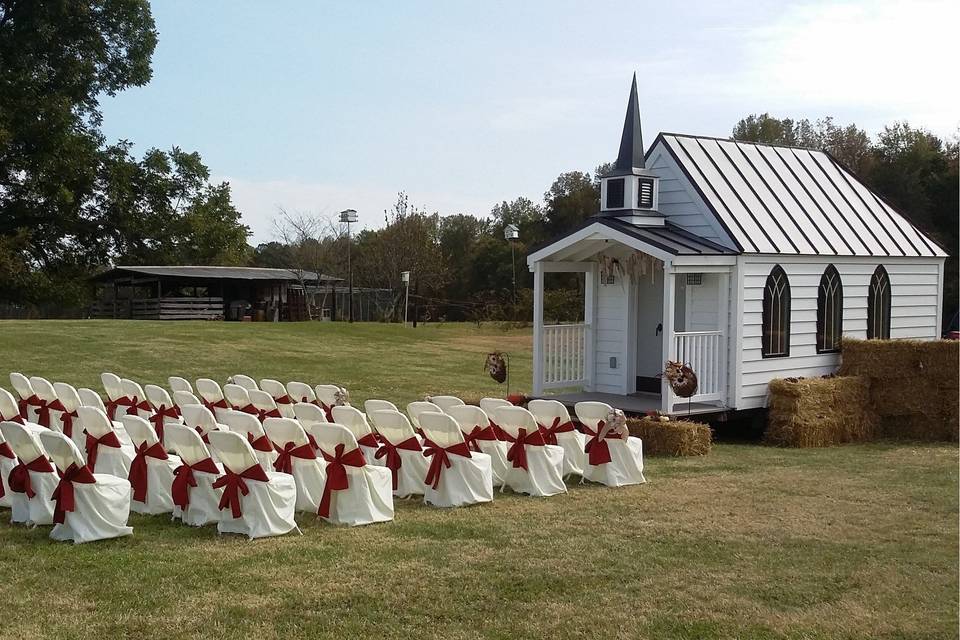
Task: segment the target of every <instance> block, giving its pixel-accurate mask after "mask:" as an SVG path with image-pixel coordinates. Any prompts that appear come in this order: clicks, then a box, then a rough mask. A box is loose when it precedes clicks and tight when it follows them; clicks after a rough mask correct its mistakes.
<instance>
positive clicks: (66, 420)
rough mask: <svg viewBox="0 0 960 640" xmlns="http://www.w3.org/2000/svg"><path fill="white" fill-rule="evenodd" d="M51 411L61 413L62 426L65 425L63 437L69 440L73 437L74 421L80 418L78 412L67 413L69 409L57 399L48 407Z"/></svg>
mask: <svg viewBox="0 0 960 640" xmlns="http://www.w3.org/2000/svg"><path fill="white" fill-rule="evenodd" d="M47 408H48V409H49V410H53V411H59V412H60V424H61V425H63V435H65V436H67V437H68V438H72V437H73V419H74V418H78V417H79V416H78V415H77V412H76V410H74V411H67V408H66V407H65V406H63V403H62V402H61V401H60V400H59V399H57V400H54V401H53V402H51V403H50V404H49V405H47Z"/></svg>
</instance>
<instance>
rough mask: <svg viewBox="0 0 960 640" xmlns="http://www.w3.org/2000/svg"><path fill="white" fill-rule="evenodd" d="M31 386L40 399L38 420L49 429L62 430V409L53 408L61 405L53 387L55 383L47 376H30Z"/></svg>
mask: <svg viewBox="0 0 960 640" xmlns="http://www.w3.org/2000/svg"><path fill="white" fill-rule="evenodd" d="M30 386H31V387H32V388H33V393H34V395H36V397H37V398H38V399H39V402H38V403H37V405H36V409H37V422H38V423H39V424H40V425H41V426H43V427H47V428H48V429H56V430H58V431H59V430H60V428H61V427H60V411H59V410H57V409H54V408H52V406H59V404H58V403H57V392H56V391H54V389H53V384H52V383H51V382H50V381H49V380H47V379H46V378H41V377H40V376H30Z"/></svg>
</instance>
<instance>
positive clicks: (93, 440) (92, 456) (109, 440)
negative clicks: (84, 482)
mask: <svg viewBox="0 0 960 640" xmlns="http://www.w3.org/2000/svg"><path fill="white" fill-rule="evenodd" d="M100 445H105V446H107V447H113V448H114V449H119V448H120V439H119V438H117V434H116V433H115V432H113V431H108V432H107V433H105V434H103V435H102V436H100V437H99V438H97V437H96V436H92V435H90V434H89V433H87V441H86V444H85V446H84V448H85V449H86V450H87V466H88V467H90V469H91V470H93V471H96V469H97V454H98V453H99V451H100Z"/></svg>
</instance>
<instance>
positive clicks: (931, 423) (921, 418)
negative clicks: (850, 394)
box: [840, 339, 960, 441]
mask: <svg viewBox="0 0 960 640" xmlns="http://www.w3.org/2000/svg"><path fill="white" fill-rule="evenodd" d="M842 353H843V363H842V364H841V366H840V373H841V375H858V376H863V377H865V378H868V379H869V380H870V401H871V404H872V406H873V409H874V410H875V411H876V412H877V414H878V415H879V417H880V423H879V435H880V436H881V437H884V438H901V439H908V440H929V441H942V440H950V441H956V440H957V433H958V428H960V424H958V422H960V416H958V398H957V394H958V389H960V343H958V342H956V341H944V340H932V341H916V340H850V339H848V340H844V341H843V352H842Z"/></svg>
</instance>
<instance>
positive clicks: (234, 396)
mask: <svg viewBox="0 0 960 640" xmlns="http://www.w3.org/2000/svg"><path fill="white" fill-rule="evenodd" d="M223 397H224V398H226V400H227V404H228V405H230V408H231V409H235V410H238V411H239V410H241V409H244V408H245V407H248V406H250V393H249V392H248V391H247V389H246V388H244V387H241V386H240V385H238V384H233V383H228V384H225V385H223Z"/></svg>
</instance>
